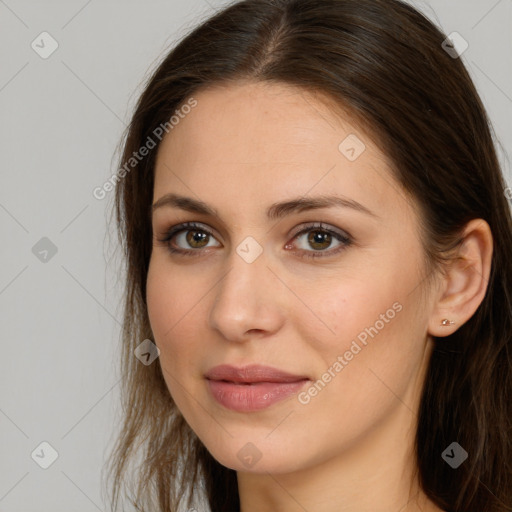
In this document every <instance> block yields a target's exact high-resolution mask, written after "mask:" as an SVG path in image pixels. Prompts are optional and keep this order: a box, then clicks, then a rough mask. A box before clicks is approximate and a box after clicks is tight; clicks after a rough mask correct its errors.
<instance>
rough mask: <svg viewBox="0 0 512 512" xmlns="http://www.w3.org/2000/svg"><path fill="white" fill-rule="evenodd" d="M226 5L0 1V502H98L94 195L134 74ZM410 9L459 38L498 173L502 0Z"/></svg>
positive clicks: (102, 221) (113, 345)
mask: <svg viewBox="0 0 512 512" xmlns="http://www.w3.org/2000/svg"><path fill="white" fill-rule="evenodd" d="M224 3H225V2H214V1H213V0H209V1H206V0H167V1H152V2H142V0H137V1H135V0H131V1H126V0H125V1H121V0H109V1H101V0H89V1H85V0H72V1H69V0H68V1H66V2H64V1H63V0H60V1H57V0H53V1H45V2H42V1H35V0H34V1H21V0H5V1H3V0H0V47H1V48H2V53H1V56H2V57H1V66H0V111H1V114H0V115H1V119H2V122H1V127H0V130H1V131H0V140H1V147H2V151H1V157H2V174H1V176H2V182H1V183H2V186H1V188H0V226H1V230H2V243H1V244H0V255H1V265H0V311H1V331H0V332H1V336H2V352H1V354H2V355H1V357H0V383H1V388H0V389H1V394H0V442H1V448H0V449H1V460H0V512H19V511H23V512H35V511H53V512H60V511H66V512H71V511H83V512H94V511H97V510H107V507H106V505H105V503H104V502H103V499H102V492H101V487H102V484H101V468H102V465H103V461H104V456H105V453H106V450H107V449H108V448H109V447H110V446H111V443H112V437H113V431H114V426H115V422H114V420H115V414H116V410H117V413H118V412H119V410H118V405H117V404H118V398H119V395H118V392H119V377H118V374H117V359H118V353H119V351H118V349H119V332H120V319H121V309H120V307H119V301H120V290H121V282H120V281H119V280H118V279H119V278H118V276H117V272H118V269H119V268H120V265H121V263H120V261H119V255H118V253H117V252H116V249H115V246H116V238H115V232H114V230H113V229H111V230H110V234H109V229H108V228H107V220H108V218H109V212H110V208H111V206H112V196H113V193H109V194H107V197H106V198H105V199H103V200H97V199H95V198H94V197H93V195H92V190H93V189H94V188H95V187H97V186H101V185H102V184H103V183H104V182H105V180H106V179H107V178H108V177H110V176H111V175H112V174H113V173H114V172H115V171H116V169H117V160H116V159H115V154H114V151H115V148H116V146H117V144H118V142H119V139H120V136H121V133H122V131H123V129H124V127H125V125H126V123H127V122H128V120H129V116H130V112H131V111H132V108H133V106H134V103H135V101H136V100H137V97H138V95H139V93H140V92H141V90H142V89H141V83H142V82H143V79H144V78H145V77H146V76H147V73H148V72H149V71H150V70H152V69H154V67H155V66H156V64H157V62H158V61H159V59H160V58H161V57H162V56H163V55H164V53H165V50H166V48H168V47H169V45H171V44H172V43H173V41H175V40H176V39H177V38H179V37H181V36H182V35H184V34H185V33H186V32H187V31H188V30H189V29H190V28H191V27H192V26H195V25H196V24H197V23H198V22H199V21H200V20H202V19H204V18H206V17H207V16H208V15H209V14H211V13H212V12H213V11H214V10H215V9H217V8H219V7H221V6H222V5H223V4H224ZM414 5H416V6H417V7H419V8H420V9H421V10H423V11H424V12H425V13H426V14H427V15H428V16H429V17H430V18H431V19H433V20H434V21H436V22H437V23H438V24H439V25H440V26H441V27H442V28H443V30H444V31H445V32H446V33H447V34H449V33H451V32H452V31H457V32H459V33H460V34H461V35H462V36H463V37H464V38H465V39H466V40H467V41H468V42H469V49H468V50H467V51H466V52H465V53H464V55H463V60H464V62H465V63H466V65H467V66H468V68H469V71H470V73H471V75H472V77H473V79H474V80H475V83H476V85H477V88H478V90H479V91H480V93H481V96H482V99H483V101H484V104H485V106H486V108H487V109H488V112H489V115H490V117H491V119H492V121H493V123H494V127H495V132H496V136H497V137H498V140H499V141H500V142H501V144H502V145H503V148H504V152H502V151H501V148H498V149H499V151H500V158H501V159H502V163H503V165H504V168H505V172H506V176H507V179H508V181H509V184H510V183H511V181H512V180H511V178H510V176H511V175H510V166H509V164H508V162H507V161H506V159H505V154H506V152H508V154H510V150H511V148H512V125H511V122H510V119H511V118H512V58H511V55H512V30H511V28H512V0H500V1H496V0H471V1H469V0H450V1H446V0H433V1H430V2H414ZM43 31H47V32H49V33H50V34H51V36H52V37H53V38H54V39H55V40H56V41H57V42H58V44H59V46H58V49H57V50H56V51H55V52H54V53H53V54H52V55H51V56H50V57H48V58H47V59H43V58H41V57H40V56H39V55H38V54H37V53H36V52H35V51H34V50H33V49H32V47H31V43H32V41H33V40H35V39H36V38H37V36H39V34H40V33H41V32H43ZM36 42H37V41H36ZM46 47H47V46H46ZM43 237H47V238H48V239H49V240H51V242H52V244H54V246H55V247H56V248H57V252H56V254H55V255H53V256H52V253H51V252H50V253H49V254H48V256H47V257H46V258H47V261H46V262H44V261H41V260H40V259H39V258H38V257H36V254H34V252H33V250H32V248H33V247H34V246H35V245H36V244H37V243H38V242H39V241H40V239H41V238H43ZM39 243H42V244H43V245H44V244H45V243H47V242H39ZM36 247H39V246H36ZM40 257H43V256H40ZM43 441H46V442H48V443H50V445H52V446H53V447H54V449H55V450H56V451H57V452H58V458H57V460H56V461H55V462H54V463H53V464H52V465H51V466H50V467H49V468H48V469H42V468H41V467H39V465H38V464H36V462H35V461H34V460H33V459H32V458H31V454H32V452H33V451H34V450H35V449H36V448H38V447H39V445H40V443H41V442H43ZM40 450H41V449H39V451H38V452H37V453H39V454H40V459H42V458H44V457H43V456H42V455H41V451H40ZM43 453H45V455H44V456H45V457H46V456H48V453H49V452H48V451H46V452H44V449H43Z"/></svg>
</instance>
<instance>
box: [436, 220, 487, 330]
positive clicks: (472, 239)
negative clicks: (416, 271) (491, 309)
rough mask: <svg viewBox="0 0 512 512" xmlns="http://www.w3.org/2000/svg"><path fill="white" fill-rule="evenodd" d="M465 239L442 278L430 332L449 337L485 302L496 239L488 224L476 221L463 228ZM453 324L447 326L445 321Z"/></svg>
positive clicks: (483, 221)
mask: <svg viewBox="0 0 512 512" xmlns="http://www.w3.org/2000/svg"><path fill="white" fill-rule="evenodd" d="M463 237H464V240H463V242H462V243H461V245H460V247H459V250H458V252H457V254H456V255H455V258H454V259H453V260H452V261H451V262H450V264H449V265H448V267H447V271H446V275H444V276H443V277H442V278H441V281H442V282H441V286H440V287H439V288H438V290H439V292H438V297H437V301H436V303H435V304H434V307H433V309H432V316H431V318H430V320H429V324H428V332H429V334H431V335H432V336H437V337H442V336H448V335H449V334H452V333H453V332H454V331H456V330H457V329H458V328H459V327H460V326H461V325H462V324H464V323H465V322H467V321H468V320H469V319H470V318H471V317H472V316H473V314H474V313H475V311H476V310H477V309H478V306H480V304H481V303H482V301H483V299H484V296H485V292H486V291H487V283H488V281H489V275H490V272H491V261H492V253H493V238H492V234H491V228H490V227H489V224H487V222H486V221H485V220H483V219H473V220H471V221H470V222H468V224H466V227H465V228H464V233H463ZM445 318H446V319H448V320H451V321H453V324H451V325H448V326H444V325H442V324H441V322H442V320H443V319H445Z"/></svg>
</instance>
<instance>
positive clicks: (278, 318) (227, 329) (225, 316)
mask: <svg viewBox="0 0 512 512" xmlns="http://www.w3.org/2000/svg"><path fill="white" fill-rule="evenodd" d="M214 290H215V292H214V293H215V298H214V302H213V305H212V307H211V310H210V315H209V322H210V326H211V328H212V329H214V330H217V331H218V332H219V333H220V334H221V335H222V337H223V338H225V339H226V340H229V341H234V342H244V341H249V340H250V339H252V338H254V336H255V335H257V336H258V337H260V336H264V335H269V334H272V333H274V332H277V331H278V330H279V329H280V327H281V325H282V324H283V322H284V318H285V317H284V311H285V303H283V302H284V301H283V298H284V297H283V293H285V292H286V289H285V287H283V284H282V283H281V282H280V281H279V279H278V278H277V277H276V275H275V273H274V272H273V271H272V269H271V268H269V267H268V261H267V259H266V258H265V252H263V253H262V254H260V256H259V257H258V258H257V259H256V260H255V261H253V262H251V263H248V262H247V261H245V260H244V259H243V258H242V257H241V256H240V255H239V254H238V253H237V252H236V251H233V254H232V256H231V258H230V259H229V262H228V270H227V271H226V273H225V274H224V277H222V278H221V279H220V281H219V283H218V285H217V286H215V287H214ZM288 293H289V292H288Z"/></svg>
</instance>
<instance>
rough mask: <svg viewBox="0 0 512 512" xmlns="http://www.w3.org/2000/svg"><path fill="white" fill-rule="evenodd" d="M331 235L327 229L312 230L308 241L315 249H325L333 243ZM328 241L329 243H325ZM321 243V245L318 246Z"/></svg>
mask: <svg viewBox="0 0 512 512" xmlns="http://www.w3.org/2000/svg"><path fill="white" fill-rule="evenodd" d="M331 238H332V237H331V235H330V234H329V233H327V232H325V231H310V234H309V237H308V242H309V243H310V244H312V247H315V249H325V248H326V247H329V245H330V244H331ZM326 243H327V245H325V244H326ZM318 245H320V247H318Z"/></svg>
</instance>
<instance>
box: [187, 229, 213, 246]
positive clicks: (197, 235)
mask: <svg viewBox="0 0 512 512" xmlns="http://www.w3.org/2000/svg"><path fill="white" fill-rule="evenodd" d="M207 238H208V234H207V233H202V232H200V231H192V230H189V231H188V233H187V242H188V243H189V244H190V245H191V246H192V247H198V246H197V245H195V244H196V243H199V247H202V245H201V242H204V241H205V240H206V239H207Z"/></svg>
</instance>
